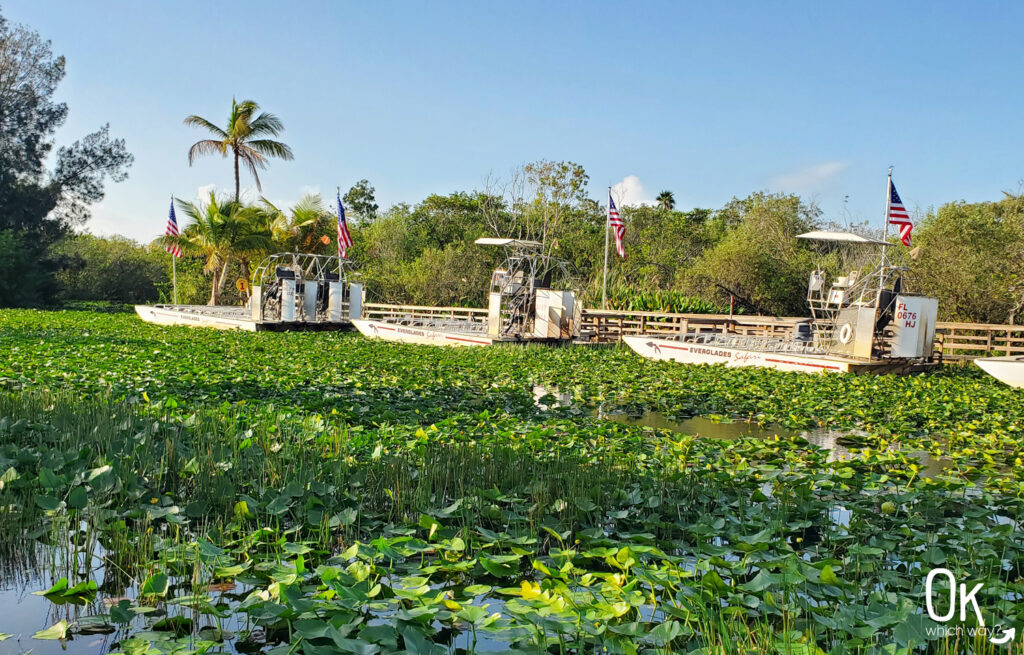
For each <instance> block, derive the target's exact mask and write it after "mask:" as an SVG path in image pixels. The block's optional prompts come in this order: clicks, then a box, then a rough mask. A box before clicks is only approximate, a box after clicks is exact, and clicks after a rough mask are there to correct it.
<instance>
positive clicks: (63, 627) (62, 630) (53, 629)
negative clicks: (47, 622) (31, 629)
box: [32, 621, 68, 639]
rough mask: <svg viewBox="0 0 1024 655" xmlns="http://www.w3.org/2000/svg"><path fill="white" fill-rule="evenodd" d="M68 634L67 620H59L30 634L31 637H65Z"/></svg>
mask: <svg viewBox="0 0 1024 655" xmlns="http://www.w3.org/2000/svg"><path fill="white" fill-rule="evenodd" d="M67 635H68V622H67V621H59V622H57V623H54V624H53V625H51V626H50V627H49V628H47V629H45V630H40V631H39V632H37V633H35V634H34V635H32V638H33V639H65V638H67Z"/></svg>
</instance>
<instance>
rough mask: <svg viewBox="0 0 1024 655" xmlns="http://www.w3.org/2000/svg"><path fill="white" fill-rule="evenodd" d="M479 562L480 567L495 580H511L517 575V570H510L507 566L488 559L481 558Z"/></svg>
mask: <svg viewBox="0 0 1024 655" xmlns="http://www.w3.org/2000/svg"><path fill="white" fill-rule="evenodd" d="M479 561H480V565H481V566H482V567H484V569H485V570H486V571H487V572H488V573H490V574H491V575H493V576H494V577H496V578H511V577H512V576H514V575H516V573H518V570H517V569H514V568H512V567H511V566H509V565H508V564H504V563H502V562H498V561H495V560H494V559H491V558H490V557H486V556H481V557H480V560H479Z"/></svg>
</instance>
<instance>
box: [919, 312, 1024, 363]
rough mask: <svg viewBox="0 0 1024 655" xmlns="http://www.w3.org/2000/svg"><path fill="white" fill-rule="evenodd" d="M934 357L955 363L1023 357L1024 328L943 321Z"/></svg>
mask: <svg viewBox="0 0 1024 655" xmlns="http://www.w3.org/2000/svg"><path fill="white" fill-rule="evenodd" d="M935 354H936V357H939V358H940V359H941V360H942V361H953V362H955V361H964V360H970V359H974V358H975V357H997V356H1000V355H1024V325H999V324H994V323H952V322H944V321H940V322H939V323H937V324H936V326H935Z"/></svg>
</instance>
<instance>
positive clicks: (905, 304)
mask: <svg viewBox="0 0 1024 655" xmlns="http://www.w3.org/2000/svg"><path fill="white" fill-rule="evenodd" d="M938 314H939V301H938V299H937V298H929V297H927V296H910V295H902V296H897V297H896V309H895V317H894V319H893V329H894V330H895V336H894V337H893V340H892V348H891V350H890V354H891V356H893V357H931V356H932V350H933V348H934V346H935V322H936V321H937V320H938Z"/></svg>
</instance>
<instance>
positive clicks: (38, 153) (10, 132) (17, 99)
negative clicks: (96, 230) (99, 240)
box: [0, 16, 132, 305]
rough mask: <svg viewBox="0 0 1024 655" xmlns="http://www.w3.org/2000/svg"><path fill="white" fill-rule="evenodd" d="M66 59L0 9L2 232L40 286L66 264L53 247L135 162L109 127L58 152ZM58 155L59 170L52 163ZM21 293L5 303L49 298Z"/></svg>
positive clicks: (2, 298) (1, 297) (6, 296)
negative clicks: (58, 95) (60, 90)
mask: <svg viewBox="0 0 1024 655" xmlns="http://www.w3.org/2000/svg"><path fill="white" fill-rule="evenodd" d="M64 66H65V61H64V58H63V57H60V56H55V55H54V54H53V51H52V49H51V44H50V42H49V41H43V40H42V39H41V38H40V36H39V34H38V33H37V32H34V31H32V30H30V29H28V28H26V27H23V26H20V25H18V26H12V25H10V24H9V23H8V22H7V20H6V19H5V18H4V17H3V16H0V232H7V233H8V234H5V235H4V237H3V242H4V243H5V244H8V245H11V244H16V245H14V246H13V247H14V248H15V249H16V250H17V251H18V252H20V253H21V254H22V255H24V257H25V259H26V262H28V266H27V267H26V268H23V269H22V271H21V275H22V276H23V277H34V278H38V279H37V280H36V282H34V283H38V284H41V285H42V287H40V288H44V287H46V285H47V284H50V283H52V277H53V274H54V272H55V271H56V270H57V269H59V268H60V266H61V262H60V258H58V257H53V256H51V255H50V254H49V253H48V249H49V247H50V245H52V244H53V243H55V242H56V241H58V240H59V239H60V238H61V237H63V236H64V234H66V233H67V232H68V231H69V230H70V229H71V227H73V226H74V225H79V224H82V223H83V222H84V221H85V220H86V219H88V217H89V206H90V205H91V204H93V203H95V202H97V201H99V200H102V199H103V196H104V184H105V183H106V182H107V181H108V180H109V181H113V182H120V181H123V180H124V179H126V178H127V175H128V173H127V171H128V168H129V167H130V166H131V163H132V156H131V154H129V153H128V151H127V150H126V148H125V144H124V141H123V140H121V139H114V138H111V136H110V130H109V127H108V126H103V127H101V128H100V129H99V130H97V131H95V132H93V133H92V134H89V135H87V136H85V137H84V138H82V139H80V140H78V141H75V142H74V143H72V144H71V145H69V146H62V147H59V148H57V149H56V152H55V153H54V147H55V145H56V144H55V141H54V138H53V136H54V134H55V133H56V131H57V129H58V128H59V127H60V126H61V125H63V124H64V121H65V119H66V118H67V113H68V108H67V105H65V104H64V103H59V102H55V101H54V99H53V95H54V93H55V91H56V89H57V86H58V85H59V84H60V82H61V80H63V78H64V73H65V70H64ZM51 156H52V157H53V162H54V164H53V169H52V170H47V161H48V160H49V158H50V157H51ZM46 280H49V282H47V281H46ZM17 295H18V299H15V298H14V294H13V293H6V292H3V291H0V305H4V304H12V303H13V302H18V303H25V302H40V301H41V300H42V299H41V298H39V297H37V296H26V295H25V294H20V293H19V294H17ZM32 298H36V299H35V300H34V301H33V300H32Z"/></svg>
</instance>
